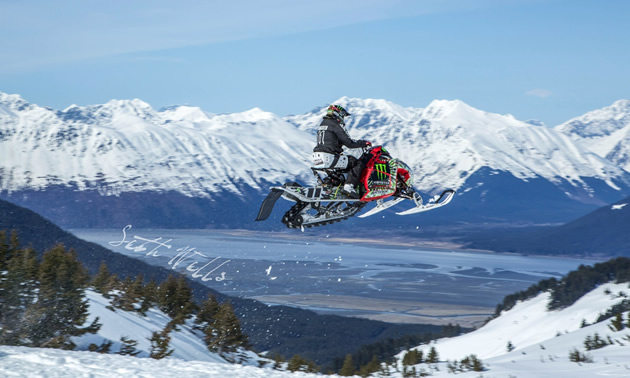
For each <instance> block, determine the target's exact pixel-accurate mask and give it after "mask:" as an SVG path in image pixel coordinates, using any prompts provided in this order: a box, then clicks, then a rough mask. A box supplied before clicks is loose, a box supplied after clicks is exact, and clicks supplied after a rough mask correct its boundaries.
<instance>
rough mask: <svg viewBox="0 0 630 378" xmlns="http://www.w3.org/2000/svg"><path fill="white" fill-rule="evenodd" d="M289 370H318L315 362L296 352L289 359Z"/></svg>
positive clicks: (311, 371) (309, 371) (312, 371)
mask: <svg viewBox="0 0 630 378" xmlns="http://www.w3.org/2000/svg"><path fill="white" fill-rule="evenodd" d="M287 369H288V370H289V371H292V372H295V371H304V372H307V373H314V372H316V371H317V365H315V363H314V362H312V361H309V360H307V359H305V358H304V357H302V356H300V355H298V354H296V355H294V356H293V357H291V359H290V360H289V363H288V364H287Z"/></svg>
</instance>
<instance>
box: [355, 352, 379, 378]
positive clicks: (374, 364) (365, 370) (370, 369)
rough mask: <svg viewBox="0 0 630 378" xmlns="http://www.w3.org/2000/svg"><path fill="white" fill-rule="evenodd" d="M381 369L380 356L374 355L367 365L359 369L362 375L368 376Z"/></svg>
mask: <svg viewBox="0 0 630 378" xmlns="http://www.w3.org/2000/svg"><path fill="white" fill-rule="evenodd" d="M380 370H381V363H380V362H379V360H378V357H376V356H374V357H372V360H370V362H369V363H368V364H367V365H364V366H362V367H361V369H359V374H360V375H361V376H362V377H367V376H369V375H370V374H372V373H376V372H378V371H380Z"/></svg>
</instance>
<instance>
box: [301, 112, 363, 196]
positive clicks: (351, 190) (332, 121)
mask: <svg viewBox="0 0 630 378" xmlns="http://www.w3.org/2000/svg"><path fill="white" fill-rule="evenodd" d="M349 115H350V113H348V112H347V111H346V109H344V108H343V106H341V105H330V106H329V107H328V109H327V110H326V115H325V116H324V119H323V120H322V123H321V124H320V125H319V129H318V130H317V145H316V146H315V148H313V162H314V164H315V166H317V167H321V168H333V167H334V168H341V169H345V168H348V169H350V171H349V172H348V178H347V180H346V183H345V185H344V186H343V191H344V192H346V194H348V195H350V196H351V197H353V198H359V194H358V193H357V192H356V191H355V186H356V185H357V184H358V183H359V177H360V176H361V171H362V170H363V168H364V167H365V163H364V162H362V159H359V160H357V159H356V158H355V157H354V156H349V155H343V154H342V153H343V146H346V147H348V148H361V147H366V146H369V145H371V143H370V142H368V141H365V140H354V139H352V138H350V135H348V132H347V131H346V128H345V127H344V126H345V124H346V123H345V122H344V118H345V117H347V116H349Z"/></svg>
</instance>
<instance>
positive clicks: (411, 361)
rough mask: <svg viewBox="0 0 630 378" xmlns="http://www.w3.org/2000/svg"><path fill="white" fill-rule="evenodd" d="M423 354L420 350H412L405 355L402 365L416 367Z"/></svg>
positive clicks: (420, 361)
mask: <svg viewBox="0 0 630 378" xmlns="http://www.w3.org/2000/svg"><path fill="white" fill-rule="evenodd" d="M422 358H423V353H422V351H421V350H417V349H412V350H410V351H408V352H407V353H405V355H404V357H403V360H402V363H403V365H417V364H419V363H422Z"/></svg>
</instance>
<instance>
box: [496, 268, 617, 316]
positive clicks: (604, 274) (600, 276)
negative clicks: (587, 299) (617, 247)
mask: <svg viewBox="0 0 630 378" xmlns="http://www.w3.org/2000/svg"><path fill="white" fill-rule="evenodd" d="M608 282H615V283H625V282H630V258H626V257H617V258H614V259H611V260H608V261H605V262H602V263H598V264H595V265H593V266H586V265H580V266H579V267H578V269H577V270H574V271H571V272H569V273H568V274H567V275H566V276H564V277H563V278H562V279H560V280H557V279H555V278H549V279H545V280H541V281H540V282H538V283H537V284H534V285H532V286H530V287H529V288H527V289H526V290H523V291H520V292H518V293H515V294H511V295H508V296H506V297H505V298H504V299H503V302H502V303H501V304H499V305H498V306H497V308H496V310H495V314H494V316H495V317H497V316H499V315H500V314H501V312H502V311H507V310H509V309H511V308H512V307H514V305H516V303H517V302H518V301H524V300H527V299H531V298H534V297H535V296H537V295H538V294H540V293H544V292H551V301H550V303H549V305H548V308H549V309H550V310H556V309H560V308H564V307H568V306H570V305H572V304H573V303H575V302H576V301H577V300H578V299H580V298H581V297H582V296H584V294H586V293H588V292H589V291H591V290H593V289H595V288H596V287H597V286H599V285H602V284H605V283H608ZM613 315H614V314H613ZM611 316H612V315H611ZM602 320H604V319H602Z"/></svg>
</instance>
